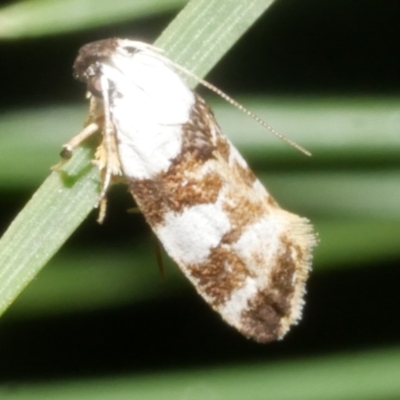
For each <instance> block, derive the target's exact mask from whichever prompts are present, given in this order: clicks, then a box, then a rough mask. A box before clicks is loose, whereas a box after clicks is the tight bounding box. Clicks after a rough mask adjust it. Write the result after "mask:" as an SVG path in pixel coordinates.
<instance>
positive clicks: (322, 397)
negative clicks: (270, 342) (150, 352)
mask: <svg viewBox="0 0 400 400" xmlns="http://www.w3.org/2000/svg"><path fill="white" fill-rule="evenodd" d="M399 370H400V349H399V348H396V347H395V348H388V349H382V350H376V351H370V352H364V353H349V354H346V353H343V354H339V355H335V356H329V357H321V358H313V359H307V360H298V361H291V362H280V363H270V364H258V365H257V364H249V365H241V366H238V367H225V368H214V369H211V368H208V369H204V370H195V371H187V372H186V371H182V372H173V373H171V372H169V373H165V372H164V373H162V374H146V375H143V376H126V377H121V378H114V379H112V378H108V379H105V378H101V379H97V380H86V381H81V382H76V381H75V382H61V383H53V384H41V385H25V386H23V387H19V388H18V390H7V389H6V388H4V389H2V388H1V387H0V395H1V396H2V398H5V399H7V400H75V399H82V400H106V399H107V400H108V399H113V400H128V399H140V400H158V399H164V400H168V399H174V400H176V399H190V400H196V399H221V400H228V399H229V400H243V399H248V400H265V399H273V400H287V399H291V400H337V399H341V400H344V399H345V400H376V399H379V400H393V399H398V398H399V397H400V379H399Z"/></svg>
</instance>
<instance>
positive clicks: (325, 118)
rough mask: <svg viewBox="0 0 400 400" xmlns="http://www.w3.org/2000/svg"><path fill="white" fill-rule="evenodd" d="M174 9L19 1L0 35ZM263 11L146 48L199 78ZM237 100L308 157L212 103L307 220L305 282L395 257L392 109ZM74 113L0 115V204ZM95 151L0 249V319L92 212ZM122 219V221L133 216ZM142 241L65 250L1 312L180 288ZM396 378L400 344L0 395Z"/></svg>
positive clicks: (216, 5) (27, 34)
mask: <svg viewBox="0 0 400 400" xmlns="http://www.w3.org/2000/svg"><path fill="white" fill-rule="evenodd" d="M183 3H184V2H183V1H178V0H175V1H165V0H157V1H156V0H153V1H148V2H141V1H127V0H125V1H123V0H119V1H113V2H103V1H101V2H99V1H97V2H93V1H90V0H80V1H73V0H59V1H57V2H55V1H48V0H47V1H45V0H36V1H21V2H15V3H12V4H10V5H8V6H5V7H4V8H3V9H0V38H2V39H8V40H11V39H12V40H15V44H16V45H17V44H18V42H19V41H25V40H27V38H32V37H38V36H46V35H49V36H51V37H53V38H54V37H57V36H56V35H59V34H61V33H64V34H65V32H77V31H80V30H88V29H90V28H93V27H96V26H103V25H107V24H111V23H114V24H115V23H117V22H119V21H121V22H122V21H127V20H129V21H133V20H134V19H135V18H144V17H147V18H149V17H150V16H152V15H155V14H158V13H162V12H165V11H168V10H174V9H176V8H177V7H178V6H181V5H183ZM270 3H272V2H267V1H265V0H264V1H260V0H259V1H256V0H252V1H247V2H237V1H233V0H232V1H226V2H219V1H218V0H215V1H208V0H198V1H191V2H189V4H187V6H186V8H185V9H184V11H183V12H182V13H181V14H179V15H178V17H177V18H176V19H175V20H174V21H173V22H172V23H171V25H170V26H169V27H168V28H167V29H166V30H165V31H164V33H163V34H162V35H161V37H160V38H159V40H158V41H157V42H156V44H158V45H160V46H161V47H163V48H165V49H166V51H167V53H168V55H169V56H170V57H171V58H173V59H174V60H176V61H177V62H179V63H181V64H183V65H185V66H186V67H188V68H189V69H190V70H192V71H193V72H195V73H197V74H199V75H200V76H203V75H205V74H206V73H207V72H208V71H209V70H210V69H211V68H212V67H213V66H214V65H215V64H216V63H217V62H218V60H219V59H220V58H221V57H222V56H223V55H224V54H225V53H226V52H227V51H228V50H229V49H230V48H231V47H232V46H233V45H234V43H235V42H236V41H237V40H238V39H239V38H240V37H241V36H242V35H243V34H244V32H245V31H246V30H247V29H248V28H249V27H250V26H251V25H252V23H254V21H255V20H256V19H257V18H258V17H259V16H260V15H261V14H262V13H263V12H264V11H265V9H267V8H268V6H269V5H270ZM241 101H242V103H243V104H245V105H246V107H247V108H249V109H251V110H252V111H254V112H255V113H256V114H258V115H260V116H261V117H263V118H265V119H266V120H267V121H268V122H269V123H270V124H271V125H273V126H274V127H276V128H277V129H278V130H279V131H281V132H284V133H285V134H287V135H288V136H289V137H290V138H291V139H293V140H295V141H297V142H298V143H300V144H301V145H303V146H304V147H306V148H307V149H309V150H311V152H312V153H313V157H312V158H310V159H308V158H305V157H304V156H302V155H301V154H298V153H297V152H296V151H295V150H293V149H291V148H288V147H287V146H286V145H285V144H283V143H281V142H279V141H277V140H276V138H274V137H270V136H269V135H268V134H267V133H265V132H264V131H263V130H262V128H260V127H258V126H257V125H256V123H255V122H254V121H251V120H249V119H247V118H246V117H245V116H243V115H240V113H239V112H238V111H237V110H236V109H233V108H232V107H231V106H229V105H227V104H222V103H221V102H220V101H217V102H216V103H215V106H214V107H213V109H214V111H215V113H216V115H217V119H218V120H219V122H220V124H221V126H222V128H223V130H224V131H225V132H227V134H228V135H229V137H230V138H231V139H232V141H233V142H234V143H235V144H236V145H237V146H238V148H239V149H240V150H241V151H242V152H243V154H244V155H245V156H246V158H247V159H248V160H249V162H250V164H252V165H254V166H255V168H256V170H257V173H258V175H259V176H260V179H261V180H262V181H263V182H264V183H265V184H266V186H267V187H268V188H269V189H270V190H271V192H272V193H273V194H274V196H275V197H276V198H277V200H278V201H279V203H280V204H281V205H282V206H284V207H285V208H288V209H290V210H291V211H293V212H296V213H299V214H302V215H305V216H307V217H308V218H310V219H311V220H312V222H313V223H314V225H315V229H316V231H317V232H318V233H319V238H320V244H319V247H318V248H317V249H316V252H315V262H314V266H315V267H314V269H315V273H316V274H318V273H319V272H322V271H339V270H340V269H350V268H351V267H353V266H357V267H358V268H359V273H360V274H362V273H363V267H367V266H369V265H371V263H373V262H379V263H380V264H379V265H381V264H384V263H385V262H386V260H388V261H389V260H392V259H396V258H398V257H399V255H400V246H399V245H398V243H399V239H398V238H399V237H400V224H399V220H400V218H399V217H400V213H399V207H398V199H399V195H400V179H399V163H398V153H399V148H400V139H399V135H398V133H397V132H398V127H399V118H400V117H399V113H398V110H399V106H400V104H399V101H398V100H397V99H395V98H380V99H379V101H377V100H376V98H375V97H351V98H347V97H344V96H343V97H340V96H336V97H324V98H319V97H295V96H293V97H290V96H282V97H263V96H248V97H247V98H243V99H241ZM85 107H86V105H82V104H80V105H68V104H66V105H61V106H60V105H50V106H49V105H39V106H38V107H35V108H29V109H26V108H25V107H21V108H18V109H15V110H13V111H9V110H8V111H7V112H4V113H2V114H1V115H0V132H1V136H0V149H1V152H2V154H1V157H0V190H1V191H2V193H3V195H2V197H7V193H15V192H17V191H18V190H22V191H23V190H32V191H33V189H34V188H36V187H37V186H39V185H40V184H41V183H42V181H43V180H44V179H45V178H46V171H48V169H49V167H50V166H51V165H53V164H55V163H56V162H57V156H56V155H57V153H58V151H59V149H60V145H61V144H62V143H64V142H65V141H66V140H67V139H68V138H69V137H71V136H72V135H73V134H74V132H77V131H78V130H79V127H80V125H81V123H82V121H83V119H84V115H85ZM60 121H62V123H60ZM244 132H245V134H244ZM91 152H92V149H91V147H90V145H89V146H85V147H82V148H81V149H79V151H77V152H76V153H75V154H74V158H73V160H72V161H71V162H70V163H68V164H67V166H66V168H65V171H66V174H64V175H60V174H58V173H52V174H51V175H50V176H49V177H48V178H47V179H46V180H45V182H44V183H43V184H42V186H41V187H40V188H39V189H38V190H37V192H36V193H35V195H34V197H33V198H32V200H31V201H30V202H29V204H28V205H27V206H26V208H25V209H24V210H23V211H22V212H21V214H20V215H19V216H18V217H17V218H16V220H14V222H13V225H12V226H11V227H10V228H9V230H8V231H7V232H6V233H5V234H4V236H3V238H2V239H1V241H0V310H2V311H4V310H5V309H6V308H7V307H8V306H9V305H10V304H11V303H12V302H13V301H14V300H15V298H16V297H17V295H18V294H19V293H20V292H21V291H22V289H23V288H24V287H25V286H26V285H28V283H29V282H30V281H31V280H32V279H33V278H34V277H35V276H36V274H37V273H38V272H39V271H40V269H41V268H42V267H43V266H44V265H45V264H46V262H47V261H48V260H49V259H50V258H51V257H52V256H53V255H54V254H55V253H56V252H57V250H58V249H59V248H60V247H61V246H62V245H63V243H64V242H65V241H66V240H67V238H68V237H69V236H70V235H71V233H72V232H73V231H74V230H75V229H76V228H77V227H78V226H79V224H80V223H81V222H82V221H83V220H84V218H85V217H86V216H87V214H88V213H89V212H90V210H91V209H92V208H93V205H94V204H95V202H96V199H97V194H98V184H99V180H98V176H97V171H96V170H95V169H94V168H92V167H91V166H90V159H91ZM332 160H333V161H332ZM332 165H333V167H332ZM377 165H381V166H382V168H377ZM93 220H94V218H93ZM131 221H132V223H134V222H133V221H134V219H133V218H132V219H131ZM131 221H130V222H131ZM93 223H94V221H93ZM143 243H144V241H141V240H139V241H138V242H137V243H136V244H135V245H134V246H130V245H129V246H128V245H125V243H124V244H123V245H121V246H118V247H110V248H104V249H100V250H99V248H96V249H92V248H90V247H87V248H83V249H82V248H81V249H75V250H68V251H61V252H60V253H59V254H57V255H56V256H55V258H54V259H53V260H52V261H51V262H50V264H51V265H49V267H48V268H46V269H45V270H44V271H43V272H41V274H40V279H38V280H36V281H34V282H32V284H31V285H29V286H28V288H27V289H26V290H25V291H24V292H23V293H22V295H21V296H20V297H19V298H18V299H17V300H16V301H15V303H14V304H13V306H12V307H11V309H10V311H9V312H8V314H7V315H6V318H7V317H9V320H11V321H25V320H29V319H36V318H41V317H45V316H50V317H51V316H52V315H60V314H64V313H65V314H70V315H73V314H74V313H79V312H90V311H91V310H99V309H100V310H101V309H102V308H107V307H117V306H119V305H124V304H132V303H135V302H136V303H138V304H140V303H141V302H145V301H148V300H155V301H158V300H159V301H163V299H165V298H166V297H167V296H169V295H170V293H171V292H172V291H174V292H175V293H180V292H182V291H184V290H185V285H184V283H182V277H181V276H180V274H179V272H178V271H177V270H176V268H173V267H172V266H170V265H169V263H167V264H168V265H167V267H166V268H167V272H168V280H167V283H166V285H163V287H162V288H160V284H159V279H158V275H157V271H156V270H155V268H153V266H152V264H154V260H153V258H154V257H153V255H152V252H151V249H150V246H147V245H145V247H146V246H147V247H148V249H147V248H146V250H148V251H144V250H143ZM170 289H171V290H170ZM339 312H340V310H339ZM370 317H371V319H373V318H374V315H372V313H371V316H370ZM389 318H390V316H389ZM28 334H29V333H28V332H27V335H28ZM161 336H162V334H161ZM0 340H1V325H0ZM161 340H162V339H161ZM148 345H149V346H150V345H151V344H148ZM281 345H282V346H283V345H284V343H283V344H281ZM166 346H168V344H166ZM234 351H235V349H232V352H234ZM0 363H1V361H0ZM399 368H400V354H399V350H398V348H382V349H380V350H377V351H373V352H372V351H368V350H365V351H364V352H360V353H356V352H348V353H341V354H338V355H336V356H327V357H324V358H322V357H321V358H315V359H308V360H296V361H292V360H287V361H285V362H265V363H259V364H252V365H248V364H245V363H244V364H238V365H237V366H236V367H235V368H231V367H230V368H222V367H220V368H219V369H215V368H210V369H205V368H203V369H197V370H194V371H190V372H189V371H183V372H179V371H174V372H169V373H168V374H164V373H163V374H154V375H150V376H148V375H145V374H143V375H138V376H134V377H133V376H124V377H123V378H120V379H118V380H113V379H111V378H108V379H107V380H104V381H103V380H87V381H75V380H71V381H70V382H68V383H65V384H51V385H38V386H35V385H27V386H25V387H24V388H20V389H18V390H16V391H14V390H13V388H12V387H7V386H4V387H0V395H1V396H2V398H7V399H8V398H9V399H15V400H17V399H21V400H23V399H30V400H34V399H39V398H40V399H47V398H48V399H50V398H51V399H72V398H80V399H103V398H104V399H106V398H113V399H125V398H130V399H131V398H136V397H137V398H141V399H150V398H160V397H161V398H190V399H192V398H193V399H195V398H200V397H201V398H204V397H209V398H221V399H222V398H227V399H228V398H229V399H235V398H237V399H241V398H249V399H264V398H273V399H281V398H282V399H283V398H285V399H287V398H291V399H338V398H340V399H378V398H379V399H394V398H397V397H398V396H399V395H400V384H399V380H398V379H397V375H398V373H397V371H398V370H399Z"/></svg>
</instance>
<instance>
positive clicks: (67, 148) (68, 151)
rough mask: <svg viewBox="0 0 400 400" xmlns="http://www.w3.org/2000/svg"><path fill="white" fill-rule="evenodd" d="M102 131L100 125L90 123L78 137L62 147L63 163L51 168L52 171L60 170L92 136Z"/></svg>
mask: <svg viewBox="0 0 400 400" xmlns="http://www.w3.org/2000/svg"><path fill="white" fill-rule="evenodd" d="M99 129H100V127H99V125H98V124H97V123H95V122H92V123H90V124H89V125H87V126H85V128H83V129H82V130H81V131H80V132H79V133H78V134H77V135H75V136H74V137H73V138H72V139H70V140H69V141H68V142H67V143H65V144H64V145H63V146H62V150H61V152H60V156H61V161H60V162H59V163H58V164H56V165H53V166H52V167H51V170H52V171H57V170H59V169H60V168H61V167H62V166H63V165H64V164H65V163H66V162H67V161H68V160H69V159H70V158H71V157H72V154H73V151H74V150H75V149H76V148H77V147H78V146H79V145H80V144H81V143H82V142H84V141H85V140H86V139H87V138H88V137H89V136H92V135H93V134H94V133H96V132H97V131H98V130H99Z"/></svg>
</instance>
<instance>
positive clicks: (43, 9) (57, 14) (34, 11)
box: [0, 0, 185, 39]
mask: <svg viewBox="0 0 400 400" xmlns="http://www.w3.org/2000/svg"><path fill="white" fill-rule="evenodd" d="M184 3H185V1H184V0H146V1H132V0H113V1H109V0H56V1H55V0H35V1H33V0H25V1H18V2H16V3H13V4H10V5H8V6H5V7H3V8H1V9H0V39H22V38H27V37H37V36H44V35H53V34H59V33H65V32H71V31H77V30H83V29H89V28H93V27H97V26H101V25H105V24H111V23H116V22H121V21H127V20H131V19H134V18H140V17H145V16H150V15H157V14H160V13H163V12H165V11H172V10H174V9H176V8H178V7H180V6H182V5H183V4H184Z"/></svg>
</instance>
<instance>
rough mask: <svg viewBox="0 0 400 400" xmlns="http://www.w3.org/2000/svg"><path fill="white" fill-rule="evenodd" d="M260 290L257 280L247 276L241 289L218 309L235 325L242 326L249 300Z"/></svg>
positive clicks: (235, 291)
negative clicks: (243, 315)
mask: <svg viewBox="0 0 400 400" xmlns="http://www.w3.org/2000/svg"><path fill="white" fill-rule="evenodd" d="M258 290H259V288H258V286H257V280H256V279H254V278H251V277H249V276H248V277H247V278H246V280H245V281H244V284H243V286H242V287H240V288H239V289H236V290H234V291H233V292H232V294H231V297H230V298H229V300H228V301H227V302H226V303H225V304H224V305H223V306H222V307H221V308H220V309H219V310H218V311H219V312H220V313H221V314H222V315H223V316H224V318H225V319H226V320H227V321H229V323H230V324H232V325H234V326H240V324H241V315H242V312H243V311H244V310H246V309H248V302H249V300H250V299H252V298H254V296H255V295H256V294H257V291H258Z"/></svg>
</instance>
